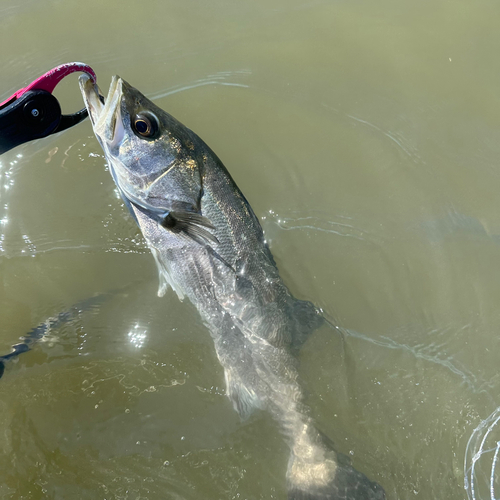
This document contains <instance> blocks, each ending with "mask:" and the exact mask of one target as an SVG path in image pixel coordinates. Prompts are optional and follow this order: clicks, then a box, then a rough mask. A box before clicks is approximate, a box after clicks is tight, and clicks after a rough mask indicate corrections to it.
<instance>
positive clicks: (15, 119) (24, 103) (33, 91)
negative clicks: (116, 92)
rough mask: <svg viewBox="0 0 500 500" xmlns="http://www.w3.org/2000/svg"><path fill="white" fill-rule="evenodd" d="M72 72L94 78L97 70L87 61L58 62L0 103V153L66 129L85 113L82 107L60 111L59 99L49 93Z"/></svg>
mask: <svg viewBox="0 0 500 500" xmlns="http://www.w3.org/2000/svg"><path fill="white" fill-rule="evenodd" d="M75 72H83V73H87V75H89V77H90V78H91V79H92V80H93V82H94V83H95V82H96V74H95V72H94V70H93V69H92V68H91V67H90V66H88V65H87V64H84V63H79V62H72V63H66V64H61V65H60V66H57V67H56V68H53V69H51V70H50V71H47V73H45V74H44V75H42V76H40V77H39V78H37V79H36V80H35V81H33V82H32V83H30V84H29V85H28V86H27V87H24V88H22V89H19V90H18V91H17V92H15V93H14V94H13V95H11V96H10V97H9V98H8V99H6V100H5V101H3V102H2V103H0V154H2V153H5V152H6V151H9V150H10V149H12V148H14V147H16V146H19V145H20V144H23V143H25V142H28V141H31V140H34V139H40V138H42V137H47V136H48V135H51V134H55V133H57V132H61V131H62V130H66V129H68V128H70V127H72V126H73V125H76V124H77V123H80V122H81V121H82V120H84V119H85V118H86V117H87V110H86V109H85V108H84V109H81V110H80V111H77V112H76V113H73V114H70V115H63V114H62V112H61V106H60V105H59V101H58V100H57V99H56V98H55V97H54V96H53V95H52V92H53V91H54V89H55V87H56V86H57V84H58V83H59V82H60V81H61V80H62V79H63V78H65V77H66V76H68V75H70V74H71V73H75Z"/></svg>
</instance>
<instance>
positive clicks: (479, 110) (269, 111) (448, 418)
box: [0, 0, 500, 500]
mask: <svg viewBox="0 0 500 500" xmlns="http://www.w3.org/2000/svg"><path fill="white" fill-rule="evenodd" d="M499 15H500V4H498V2H491V1H488V0H478V1H476V2H466V1H455V2H436V1H430V0H422V1H419V2H412V1H408V0H403V1H401V0H398V1H395V0H380V1H379V2H369V1H367V0H352V1H350V2H346V1H340V0H339V1H310V2H301V1H295V0H286V1H285V0H270V1H269V0H267V1H265V2H264V1H239V2H230V1H223V0H220V1H213V2H201V1H184V2H173V1H159V0H157V1H150V2H147V3H143V2H142V3H141V2H133V3H124V2H118V1H107V2H102V1H100V2H97V1H94V0H88V1H87V2H76V1H74V0H65V1H64V2H62V1H55V0H54V1H45V0H44V1H37V2H34V1H29V0H25V1H11V0H4V1H3V2H2V5H1V7H0V28H1V29H0V41H1V46H2V47H3V50H2V53H1V54H0V62H1V67H2V68H3V72H2V79H1V83H2V85H1V88H0V101H2V100H3V99H4V98H6V97H7V96H8V95H10V94H12V93H13V92H14V91H15V90H17V89H18V88H20V87H21V86H24V85H25V84H27V83H29V82H31V81H32V80H33V79H34V78H36V77H37V76H39V75H40V74H42V73H44V72H45V71H47V70H48V69H50V68H52V67H54V66H56V65H57V64H60V63H63V62H69V61H75V60H76V61H78V60H82V61H85V62H86V63H88V64H90V65H91V66H92V67H93V68H94V69H95V70H96V72H97V75H98V81H99V83H100V85H101V88H102V89H103V90H107V87H108V85H109V81H110V77H111V75H113V74H119V75H120V76H122V77H123V78H125V79H126V80H128V81H129V82H130V83H131V84H132V85H134V86H136V87H137V88H139V89H140V90H141V91H143V92H144V93H146V94H147V95H148V96H149V97H151V98H153V99H154V100H155V102H156V103H157V104H158V105H160V106H161V107H163V108H164V109H166V110H167V111H169V112H170V113H171V114H173V115H174V116H176V117H177V118H178V119H180V120H181V121H182V122H184V123H185V124H186V125H188V126H189V127H191V128H192V129H194V130H195V131H196V132H197V133H198V134H199V135H200V136H201V137H202V138H203V139H204V140H205V141H206V142H207V143H208V144H209V145H210V146H211V147H212V148H213V149H214V150H215V151H216V152H217V154H218V155H219V156H220V157H221V159H222V160H223V162H224V163H225V165H226V166H227V168H228V169H229V171H230V172H231V174H232V175H233V176H234V178H235V180H236V182H237V183H238V185H239V186H240V188H241V189H242V191H243V192H244V193H245V195H246V196H247V198H248V199H249V200H250V202H251V204H252V206H253V208H254V210H255V212H256V214H257V215H258V217H259V218H260V219H261V222H262V225H263V227H264V230H265V232H266V237H267V239H268V240H269V242H270V245H271V249H272V251H273V253H274V255H275V257H276V260H277V262H278V265H279V267H280V270H281V273H282V275H283V277H284V278H285V280H286V282H287V284H288V285H289V286H290V288H291V289H292V291H293V292H294V294H295V295H297V296H298V297H299V298H304V299H309V300H312V301H314V302H315V303H316V304H317V305H318V306H320V307H322V308H323V309H324V311H325V313H326V314H327V316H328V317H329V318H330V319H331V320H332V321H333V322H334V323H335V324H336V325H338V326H339V329H340V330H341V331H342V332H343V333H344V341H342V339H341V335H339V334H338V333H335V332H332V331H331V330H329V329H328V328H325V329H322V330H320V331H318V332H316V333H315V334H314V336H312V337H311V339H310V340H309V342H308V343H307V344H306V345H305V346H304V348H303V349H302V352H301V354H300V360H301V376H302V378H303V384H304V386H305V387H306V389H307V392H308V401H309V403H310V405H311V407H312V409H313V414H314V415H315V417H316V420H317V422H318V425H319V426H320V428H321V429H322V430H323V431H324V432H325V433H326V434H327V435H328V436H330V437H331V438H332V439H333V440H334V441H335V443H336V445H337V447H338V449H339V450H340V451H342V452H343V453H345V454H346V455H349V456H350V457H351V459H352V462H353V464H354V465H355V466H356V467H357V468H358V469H360V470H362V471H363V472H364V473H366V474H367V475H368V476H369V477H370V478H372V479H374V480H377V481H378V482H379V483H380V484H382V485H383V486H384V488H385V489H386V491H387V497H388V498H389V499H390V500H396V499H399V500H403V499H414V498H417V499H429V498H438V499H440V500H456V499H466V498H467V492H466V491H465V489H464V460H465V457H466V450H467V451H468V456H469V458H468V460H469V464H470V463H471V456H470V455H471V453H472V454H474V453H476V452H477V451H478V449H479V447H480V445H481V442H482V440H483V441H484V444H485V446H484V449H483V451H486V450H487V449H488V450H491V451H489V452H487V453H485V454H484V459H483V458H481V457H483V455H477V453H476V455H475V457H476V459H477V458H478V459H477V460H476V461H475V462H474V465H475V469H474V471H475V482H474V484H475V490H474V495H475V497H476V500H479V499H480V498H481V499H488V500H489V499H490V480H491V477H492V476H491V474H490V471H491V464H492V462H493V461H494V455H495V447H496V443H497V441H498V440H500V429H498V428H496V427H493V428H492V430H491V432H489V433H488V434H487V439H483V438H484V436H485V433H486V430H487V428H488V425H489V426H491V424H492V422H494V421H495V416H496V413H495V410H496V408H498V407H499V406H500V377H499V375H498V349H499V347H500V345H499V344H500V336H499V334H498V333H499V331H500V312H499V308H498V304H499V303H500V215H499V214H500V200H499V197H498V192H499V191H500V175H499V169H498V158H499V153H500V118H499V117H500V109H499V108H500V102H499V92H498V88H499V83H500V68H499V65H498V63H497V57H496V54H498V51H499V48H500V33H499V32H498V29H497V28H498V16H499ZM56 95H57V96H58V97H59V99H60V101H61V102H62V104H63V108H64V109H65V110H67V111H68V112H69V111H74V110H76V109H79V108H80V107H81V106H82V100H81V97H80V94H79V90H78V87H77V79H76V77H74V78H69V79H68V80H67V81H65V82H63V83H62V84H61V86H60V87H59V88H58V90H57V91H56ZM0 220H1V224H0V277H1V282H0V283H1V286H0V348H1V349H0V352H1V353H2V354H3V353H6V352H8V351H9V348H10V345H12V344H13V343H15V342H16V341H17V339H18V338H19V337H20V336H22V335H24V334H25V333H26V332H28V331H29V330H30V329H31V328H33V327H34V326H36V325H38V324H40V323H41V322H43V321H46V320H47V319H48V318H50V317H52V316H56V315H57V314H58V313H60V312H61V311H63V310H64V309H66V308H69V307H71V306H72V305H73V304H75V303H77V302H79V301H81V300H85V299H86V298H87V297H91V296H93V295H95V294H97V293H103V292H109V291H112V290H114V292H113V295H112V297H111V298H109V299H108V300H106V301H105V302H103V303H102V304H100V305H99V306H97V307H93V308H91V309H89V310H87V311H83V312H82V313H81V314H80V315H79V316H78V317H77V318H76V319H75V320H73V321H71V322H69V323H67V324H66V325H64V326H62V327H60V328H57V329H55V330H54V331H51V332H50V333H49V335H48V336H47V338H46V339H45V341H44V342H42V343H40V344H39V345H38V346H37V347H36V348H35V349H34V350H33V351H31V352H29V353H27V354H24V355H23V356H22V357H21V358H20V359H19V362H18V363H15V364H10V365H9V366H8V367H7V369H6V372H5V375H4V377H3V378H2V380H1V381H0V429H2V432H0V498H5V499H16V500H17V499H42V498H43V499H45V498H51V499H52V498H53V499H64V498H79V499H103V500H104V499H106V500H108V499H139V498H143V499H144V498H147V499H149V500H154V499H165V498H168V499H200V498H207V499H233V498H235V499H236V498H239V499H259V498H260V499H270V498H275V499H284V498H285V496H286V493H285V484H284V475H285V470H286V463H287V459H288V450H287V447H286V445H285V443H284V442H283V440H282V438H281V437H280V435H279V432H278V428H277V426H276V425H275V424H274V423H273V422H272V421H271V420H270V419H269V417H268V416H267V415H265V414H259V415H256V416H255V417H253V418H252V419H250V420H249V421H247V422H241V421H240V420H239V418H238V416H237V415H236V414H235V412H234V411H233V409H232V407H231V405H230V403H229V401H228V400H227V398H226V397H225V395H224V381H223V373H222V370H221V368H220V366H219V364H218V362H217V359H216V357H215V353H214V350H213V347H212V344H211V340H210V337H209V334H208V332H207V330H206V329H205V327H204V326H203V325H202V324H201V322H200V320H199V318H198V316H197V313H196V310H195V309H194V307H193V306H192V305H190V304H189V303H179V301H178V299H177V297H176V296H175V295H174V294H172V293H170V292H169V293H167V295H166V297H163V298H161V299H160V298H158V297H157V296H156V289H157V282H158V280H157V276H156V268H155V264H154V262H153V259H152V257H151V256H150V255H149V252H148V250H147V248H146V246H145V243H144V241H143V239H142V237H141V235H140V233H139V231H138V229H137V227H136V226H135V224H134V222H133V220H132V219H131V217H130V216H128V215H127V213H126V211H125V209H124V208H123V207H122V204H121V202H120V200H119V198H118V196H117V193H116V191H115V188H114V185H113V182H112V180H111V178H110V176H109V173H108V172H107V171H106V169H105V168H104V159H103V158H102V152H101V149H100V147H99V145H98V143H97V141H96V139H95V138H94V136H93V134H92V131H91V128H90V124H89V123H88V122H86V123H84V124H81V125H80V126H78V127H76V128H74V129H71V130H69V131H67V132H64V133H62V134H60V135H57V136H52V137H51V138H48V139H45V140H41V141H37V142H34V143H31V144H27V145H25V146H21V147H19V148H17V149H15V150H13V151H11V152H9V153H7V154H5V155H3V156H2V157H0ZM490 415H491V418H490V420H487V419H488V417H489V416H490ZM482 422H483V426H482V427H481V424H482ZM475 430H476V431H475ZM471 437H472V441H471V443H470V446H469V448H468V449H467V444H468V442H469V439H470V438H471ZM483 462H484V464H483ZM467 466H468V465H467V464H466V468H465V472H467ZM469 473H470V471H469ZM495 483H497V484H495ZM493 486H494V487H495V486H496V490H495V488H493V489H494V494H496V496H497V497H498V496H499V495H500V484H498V478H497V477H495V476H494V475H493ZM469 494H470V493H469Z"/></svg>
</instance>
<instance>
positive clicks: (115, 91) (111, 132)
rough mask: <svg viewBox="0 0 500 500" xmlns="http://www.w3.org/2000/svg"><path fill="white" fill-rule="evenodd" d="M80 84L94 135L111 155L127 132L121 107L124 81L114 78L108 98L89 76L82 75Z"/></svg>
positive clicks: (79, 80)
mask: <svg viewBox="0 0 500 500" xmlns="http://www.w3.org/2000/svg"><path fill="white" fill-rule="evenodd" d="M78 83H79V84H80V91H81V93H82V96H83V101H84V102H85V107H86V108H87V111H88V113H89V118H90V121H91V122H92V128H93V129H94V133H95V135H96V136H97V138H98V139H99V142H100V143H101V145H102V147H103V148H105V150H107V152H108V153H111V151H112V149H113V148H114V147H116V146H118V145H119V144H120V143H121V141H122V139H123V137H124V132H125V130H124V127H123V124H122V119H121V105H120V104H121V100H122V96H123V89H122V85H123V80H122V79H121V78H120V77H119V76H113V78H112V79H111V85H110V86H109V91H108V96H107V97H106V98H104V97H103V95H102V93H101V91H100V89H99V87H98V86H97V84H96V83H94V82H93V81H92V79H91V78H90V77H89V76H88V75H86V74H83V75H81V76H80V78H79V79H78Z"/></svg>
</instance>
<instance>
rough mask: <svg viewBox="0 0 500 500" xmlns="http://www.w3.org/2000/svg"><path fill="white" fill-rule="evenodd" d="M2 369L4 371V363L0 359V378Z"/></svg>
mask: <svg viewBox="0 0 500 500" xmlns="http://www.w3.org/2000/svg"><path fill="white" fill-rule="evenodd" d="M4 371H5V365H4V363H3V361H2V360H1V359H0V378H2V375H3V372H4Z"/></svg>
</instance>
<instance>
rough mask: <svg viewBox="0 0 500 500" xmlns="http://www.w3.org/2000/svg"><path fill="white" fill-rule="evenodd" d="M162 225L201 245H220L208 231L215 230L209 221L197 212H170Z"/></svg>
mask: <svg viewBox="0 0 500 500" xmlns="http://www.w3.org/2000/svg"><path fill="white" fill-rule="evenodd" d="M160 224H161V225H162V226H163V227H164V228H166V229H169V230H170V231H172V232H174V233H184V234H185V235H187V236H189V237H190V238H192V239H193V240H194V241H196V242H197V243H200V244H201V245H206V244H210V243H215V244H217V243H219V240H218V239H217V238H216V237H215V236H214V235H213V234H212V233H211V232H210V231H208V229H215V227H214V226H213V225H212V223H211V222H210V220H209V219H207V218H206V217H204V216H203V215H200V214H198V213H195V212H169V213H168V214H167V215H166V216H165V217H163V220H162V221H161V222H160Z"/></svg>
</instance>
